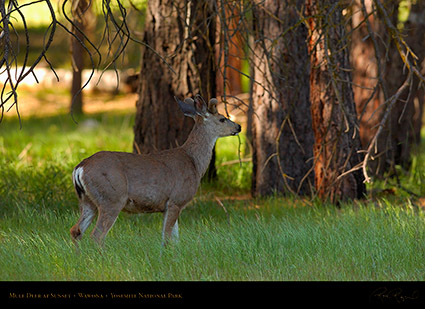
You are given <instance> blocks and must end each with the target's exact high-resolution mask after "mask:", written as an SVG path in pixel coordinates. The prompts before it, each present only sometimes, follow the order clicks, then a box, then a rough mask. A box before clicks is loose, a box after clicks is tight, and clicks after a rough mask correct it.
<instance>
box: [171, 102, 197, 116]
mask: <svg viewBox="0 0 425 309" xmlns="http://www.w3.org/2000/svg"><path fill="white" fill-rule="evenodd" d="M174 99H175V100H176V102H177V103H178V104H179V106H180V109H181V111H182V112H183V114H184V115H185V116H188V117H192V118H196V109H195V106H194V102H193V100H192V99H190V98H186V99H184V102H183V101H181V100H179V99H178V98H177V97H174Z"/></svg>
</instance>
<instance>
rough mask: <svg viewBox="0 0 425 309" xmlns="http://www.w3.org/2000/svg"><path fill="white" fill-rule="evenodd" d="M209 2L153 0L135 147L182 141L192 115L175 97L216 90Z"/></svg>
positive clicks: (142, 150) (206, 95) (148, 149)
mask: <svg viewBox="0 0 425 309" xmlns="http://www.w3.org/2000/svg"><path fill="white" fill-rule="evenodd" d="M211 10H212V7H211V5H210V3H209V2H207V1H206V2H203V1H202V2H201V1H200V2H196V1H184V0H179V1H171V0H167V1H159V0H154V1H149V2H148V6H147V16H146V28H145V33H144V42H145V43H146V44H147V45H148V46H149V48H143V56H142V63H141V74H140V86H139V99H138V101H137V105H136V106H137V113H136V121H135V126H134V134H135V139H134V152H140V153H148V152H154V151H158V150H162V149H167V148H173V147H176V146H177V145H182V144H183V143H184V141H185V140H186V138H187V136H188V134H189V132H190V131H191V129H192V126H193V120H192V119H190V118H188V117H185V116H184V115H183V113H182V112H181V111H180V110H179V108H178V106H177V104H176V102H175V100H174V96H178V97H180V98H184V97H189V96H193V95H195V94H198V93H199V94H201V95H202V96H203V97H204V98H205V99H206V100H207V99H209V98H210V97H214V96H215V95H216V76H215V68H214V51H213V50H211V46H213V43H214V41H215V26H214V21H213V20H212V19H211V18H208V16H209V15H210V14H211ZM153 50H154V51H155V52H154V51H153Z"/></svg>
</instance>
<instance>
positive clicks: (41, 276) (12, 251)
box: [0, 112, 425, 281]
mask: <svg viewBox="0 0 425 309" xmlns="http://www.w3.org/2000/svg"><path fill="white" fill-rule="evenodd" d="M90 117H94V118H95V119H96V121H97V123H98V125H97V126H95V127H88V126H84V120H81V121H80V124H79V125H76V124H75V123H74V122H73V121H72V120H71V119H70V118H69V116H67V115H58V116H54V117H46V118H33V119H24V120H23V128H22V129H21V130H20V129H19V123H18V121H17V120H16V119H5V120H4V122H3V123H1V124H0V175H1V177H0V199H1V200H0V279H1V280H6V281H7V280H425V226H424V223H425V215H424V213H423V211H422V210H421V208H420V207H418V206H416V204H417V203H416V201H415V200H413V199H412V198H409V197H408V196H406V194H405V193H404V194H401V193H400V194H398V195H396V196H386V197H385V196H383V197H381V198H380V199H377V200H376V199H373V200H372V199H369V200H367V201H365V202H362V203H357V202H356V203H346V204H343V205H341V208H339V209H338V208H336V207H334V206H331V205H326V204H322V203H320V202H317V201H311V200H306V199H300V198H296V197H278V196H275V197H271V198H267V199H266V198H264V199H242V200H236V199H228V198H227V196H230V195H233V196H235V195H246V194H247V193H248V192H249V184H250V180H249V178H250V167H251V165H250V163H245V162H244V163H242V164H241V165H240V164H239V163H237V164H233V165H224V166H221V163H223V162H226V161H229V160H236V159H238V148H239V140H238V139H237V138H235V137H230V138H225V139H221V140H220V141H219V143H218V144H217V165H218V166H219V169H218V175H219V180H218V182H217V183H215V184H206V183H204V184H202V186H201V189H200V190H199V192H198V195H197V196H196V197H195V199H194V201H193V202H192V203H191V204H190V205H189V206H188V207H187V208H186V209H185V210H184V211H183V213H182V215H181V217H180V220H179V226H180V242H179V243H177V244H172V245H170V246H169V247H167V248H165V249H163V248H162V247H161V225H162V215H161V214H141V215H129V214H125V213H122V214H121V215H120V216H119V218H118V220H117V222H116V223H115V225H114V227H113V228H112V230H111V231H110V233H109V234H108V237H107V238H106V243H105V245H104V247H103V248H99V247H98V246H97V245H96V244H94V243H93V241H92V240H91V239H90V237H85V238H84V239H83V241H82V242H81V245H80V251H79V253H77V252H76V250H75V248H74V246H73V244H72V242H71V240H70V236H69V228H70V227H71V226H72V225H73V224H74V223H75V222H76V220H77V219H78V216H79V214H78V206H77V198H76V196H75V194H74V192H73V188H72V182H71V176H70V175H71V172H72V169H73V167H74V166H75V165H76V164H77V163H78V162H79V161H80V160H81V159H83V158H85V157H87V156H89V155H90V154H92V153H94V152H96V151H98V150H100V149H107V150H123V151H130V150H131V143H132V141H133V133H132V125H133V121H134V117H133V115H132V114H127V113H116V112H114V114H98V115H95V116H90ZM243 154H244V137H243V136H242V137H241V155H242V156H243ZM414 160H416V161H415V163H414V164H415V171H411V173H408V174H406V175H405V176H404V177H403V178H402V180H401V181H402V184H403V185H404V186H406V187H408V188H409V189H411V190H412V191H414V192H416V193H418V194H419V193H422V191H423V189H422V186H421V180H422V179H423V177H424V175H425V170H424V168H423V167H422V166H423V164H422V163H423V162H424V158H423V155H422V154H421V153H419V154H418V155H417V156H416V157H415V159H414ZM378 185H381V186H383V185H384V184H383V183H381V184H378ZM378 185H377V186H378ZM215 197H218V198H219V199H220V200H221V202H222V203H223V205H224V208H223V207H222V206H220V205H219V203H218V202H217V200H216V199H215ZM89 233H90V229H89V230H88V231H87V234H86V235H87V236H88V235H89ZM161 251H162V254H161Z"/></svg>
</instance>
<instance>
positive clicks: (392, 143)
mask: <svg viewBox="0 0 425 309" xmlns="http://www.w3.org/2000/svg"><path fill="white" fill-rule="evenodd" d="M393 16H394V17H393V19H394V21H393V23H394V25H397V22H398V19H397V16H398V7H396V8H395V12H394V14H393ZM402 32H403V34H404V37H405V42H406V43H407V45H408V46H409V47H410V48H411V49H412V50H413V52H414V53H415V54H416V56H417V57H418V60H417V61H418V63H422V62H423V60H424V58H425V57H424V56H425V48H424V47H425V46H424V40H425V3H424V1H417V2H416V4H412V6H411V10H410V15H409V18H408V20H407V22H406V23H405V24H404V28H403V30H402ZM386 72H387V74H386V75H385V83H386V86H387V89H388V93H389V95H390V96H391V95H393V94H394V93H396V92H397V90H398V89H399V88H400V86H401V85H402V84H403V82H404V81H405V80H406V77H407V74H408V70H407V69H406V67H405V64H404V62H403V60H402V58H401V57H400V54H399V51H398V49H397V47H396V45H395V44H394V42H391V44H390V45H389V57H388V61H387V62H386ZM423 103H424V90H423V87H421V88H419V79H418V77H417V76H416V75H414V76H413V81H412V84H411V86H410V89H409V91H404V92H403V94H402V95H401V96H400V97H399V99H398V101H397V102H396V103H395V104H394V107H393V109H392V110H391V114H390V118H389V121H388V124H387V130H386V134H384V136H383V137H382V138H381V139H386V140H387V141H388V142H387V143H386V144H385V147H386V148H383V149H381V151H383V152H385V156H384V157H385V158H386V164H387V166H386V168H385V171H386V170H390V171H393V170H394V165H401V166H402V167H404V168H406V169H407V168H409V166H410V163H411V150H412V146H414V145H416V144H417V143H419V141H420V128H421V127H422V109H423Z"/></svg>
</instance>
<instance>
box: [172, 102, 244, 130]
mask: <svg viewBox="0 0 425 309" xmlns="http://www.w3.org/2000/svg"><path fill="white" fill-rule="evenodd" d="M174 98H175V99H176V101H177V103H178V104H179V106H180V109H181V110H182V112H183V113H184V114H185V116H188V117H191V118H193V119H195V122H196V123H203V124H205V125H206V126H208V130H209V131H210V132H211V133H213V134H214V135H216V136H217V137H225V136H230V135H237V134H238V133H239V132H241V126H240V125H239V124H237V123H234V122H233V121H231V120H230V119H228V118H226V117H224V116H223V115H221V114H219V113H218V112H217V99H216V98H212V99H211V100H210V101H209V102H208V105H207V104H206V102H205V101H204V99H203V98H202V97H201V96H200V95H199V94H198V95H196V96H195V99H194V100H193V99H191V98H186V99H185V100H184V102H183V101H181V100H179V99H178V98H176V97H174Z"/></svg>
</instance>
